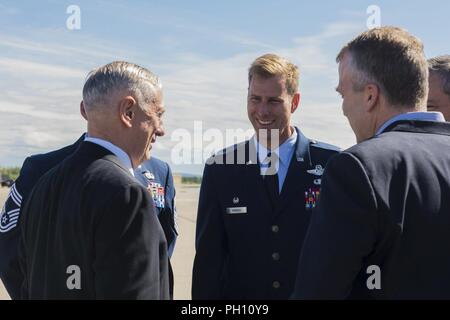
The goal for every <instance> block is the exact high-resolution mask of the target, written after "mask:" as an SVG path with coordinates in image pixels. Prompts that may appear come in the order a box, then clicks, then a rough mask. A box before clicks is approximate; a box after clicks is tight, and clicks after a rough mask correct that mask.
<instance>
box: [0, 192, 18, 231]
mask: <svg viewBox="0 0 450 320" xmlns="http://www.w3.org/2000/svg"><path fill="white" fill-rule="evenodd" d="M21 204H22V196H21V195H20V194H19V192H18V191H17V189H16V185H15V184H13V186H12V187H11V190H10V191H9V195H8V198H7V199H6V202H5V205H4V206H3V209H2V212H1V215H0V233H6V232H8V231H11V230H12V229H14V228H15V227H17V223H18V221H19V215H20V205H21Z"/></svg>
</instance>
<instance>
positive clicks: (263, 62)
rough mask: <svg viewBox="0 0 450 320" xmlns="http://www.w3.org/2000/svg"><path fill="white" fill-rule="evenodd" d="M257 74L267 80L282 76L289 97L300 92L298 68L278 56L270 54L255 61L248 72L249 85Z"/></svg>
mask: <svg viewBox="0 0 450 320" xmlns="http://www.w3.org/2000/svg"><path fill="white" fill-rule="evenodd" d="M255 74H257V75H259V76H261V77H265V78H270V77H275V76H281V77H283V78H284V79H285V80H286V88H287V92H288V94H289V95H291V96H292V95H294V94H295V93H297V92H298V82H299V76H300V75H299V70H298V67H297V66H296V65H295V64H293V63H291V62H290V61H289V60H287V59H285V58H283V57H280V56H278V55H276V54H272V53H268V54H265V55H263V56H261V57H258V58H256V60H255V61H253V63H252V65H251V66H250V69H249V70H248V83H249V84H250V82H251V80H252V77H253V75H255Z"/></svg>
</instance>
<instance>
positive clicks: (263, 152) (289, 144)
mask: <svg viewBox="0 0 450 320" xmlns="http://www.w3.org/2000/svg"><path fill="white" fill-rule="evenodd" d="M293 131H294V133H293V134H292V135H291V136H290V137H289V138H288V139H287V140H286V141H285V142H283V144H282V145H281V146H279V147H278V148H277V149H275V150H272V151H271V152H272V153H276V155H277V156H278V159H279V161H278V163H276V164H275V166H276V167H275V168H276V172H277V173H278V192H279V193H281V190H282V189H283V183H284V180H285V179H286V175H287V172H288V169H289V164H290V162H291V159H292V155H293V154H294V152H295V145H296V143H297V136H298V134H297V131H296V130H295V129H294V128H293ZM253 139H255V140H254V142H255V146H256V148H257V150H256V151H257V154H258V159H259V163H260V167H261V174H264V172H265V170H267V166H266V165H265V162H266V161H265V160H266V158H267V155H268V153H269V151H270V150H268V149H267V148H266V147H264V146H263V145H262V144H260V143H259V142H258V139H257V138H256V135H255V136H254V137H253Z"/></svg>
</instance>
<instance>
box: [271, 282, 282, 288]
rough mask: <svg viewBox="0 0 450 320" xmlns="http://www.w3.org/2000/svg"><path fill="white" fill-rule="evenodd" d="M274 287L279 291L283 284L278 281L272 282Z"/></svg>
mask: <svg viewBox="0 0 450 320" xmlns="http://www.w3.org/2000/svg"><path fill="white" fill-rule="evenodd" d="M272 287H273V288H274V289H279V288H280V287H281V284H280V282H278V281H274V282H272Z"/></svg>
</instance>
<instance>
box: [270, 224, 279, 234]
mask: <svg viewBox="0 0 450 320" xmlns="http://www.w3.org/2000/svg"><path fill="white" fill-rule="evenodd" d="M278 231H280V227H279V226H277V225H276V224H275V225H273V226H272V232H273V233H277V232H278Z"/></svg>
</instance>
